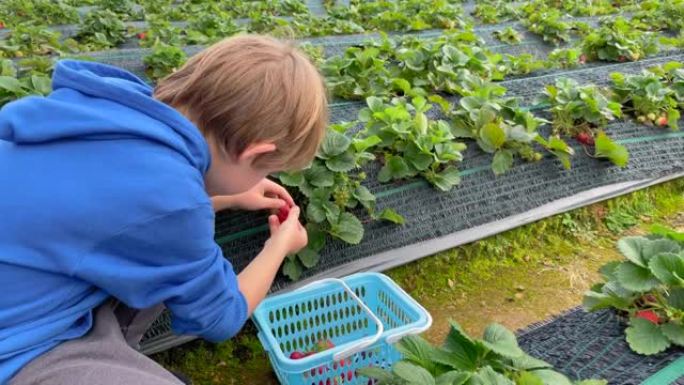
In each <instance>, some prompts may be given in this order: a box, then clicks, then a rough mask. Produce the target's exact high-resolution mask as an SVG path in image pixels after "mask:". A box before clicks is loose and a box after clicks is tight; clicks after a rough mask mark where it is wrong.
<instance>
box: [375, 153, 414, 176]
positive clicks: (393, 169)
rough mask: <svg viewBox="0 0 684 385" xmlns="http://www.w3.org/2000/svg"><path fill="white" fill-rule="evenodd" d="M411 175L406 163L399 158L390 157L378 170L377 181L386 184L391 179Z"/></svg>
mask: <svg viewBox="0 0 684 385" xmlns="http://www.w3.org/2000/svg"><path fill="white" fill-rule="evenodd" d="M411 175H412V173H411V169H410V168H409V166H408V164H406V161H405V160H404V159H403V158H402V157H400V156H396V155H392V156H389V157H388V159H387V160H386V163H385V165H384V166H383V167H382V168H381V169H380V172H379V173H378V180H379V181H380V182H382V183H386V182H389V181H390V180H392V179H402V178H406V177H408V176H411Z"/></svg>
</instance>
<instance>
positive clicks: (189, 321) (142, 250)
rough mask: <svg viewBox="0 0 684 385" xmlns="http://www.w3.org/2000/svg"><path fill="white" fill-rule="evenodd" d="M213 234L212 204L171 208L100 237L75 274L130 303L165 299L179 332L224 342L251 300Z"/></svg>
mask: <svg viewBox="0 0 684 385" xmlns="http://www.w3.org/2000/svg"><path fill="white" fill-rule="evenodd" d="M213 237H214V212H213V209H212V208H211V206H210V205H209V204H202V205H200V206H198V207H194V208H189V209H184V210H178V211H174V212H172V213H170V214H167V215H162V216H158V217H155V218H151V219H149V220H147V221H144V222H142V223H139V224H135V225H133V226H128V227H127V228H125V229H123V230H122V231H120V232H118V233H117V234H116V235H114V236H112V237H110V238H108V239H106V240H105V241H103V242H100V243H99V244H98V245H96V246H95V248H94V249H93V250H92V251H91V252H89V253H87V254H86V255H84V256H83V258H82V259H81V261H80V263H79V265H78V266H77V268H76V270H75V275H76V276H78V277H79V278H81V279H83V280H85V281H88V282H91V283H92V284H94V285H95V286H98V287H99V288H101V289H103V290H105V291H107V292H108V293H110V294H111V295H113V296H114V297H116V298H118V299H119V300H121V301H122V302H124V303H125V304H126V305H128V306H130V307H133V308H145V307H149V306H153V305H155V304H158V303H161V302H164V303H165V304H166V307H167V308H168V309H169V310H170V311H171V313H172V315H173V322H172V328H173V329H174V331H175V332H177V333H179V334H191V335H199V336H201V337H203V338H205V339H207V340H210V341H216V342H217V341H223V340H226V339H228V338H230V337H232V336H233V335H235V334H236V333H237V332H238V331H239V330H240V329H241V328H242V326H243V324H244V323H245V321H246V319H247V303H246V301H245V298H244V296H243V295H242V293H241V292H240V291H239V288H238V282H237V277H236V275H235V272H234V271H233V267H232V266H231V264H230V262H228V261H227V260H226V259H225V258H223V253H222V252H221V249H220V248H219V246H218V245H217V244H216V242H214V239H213Z"/></svg>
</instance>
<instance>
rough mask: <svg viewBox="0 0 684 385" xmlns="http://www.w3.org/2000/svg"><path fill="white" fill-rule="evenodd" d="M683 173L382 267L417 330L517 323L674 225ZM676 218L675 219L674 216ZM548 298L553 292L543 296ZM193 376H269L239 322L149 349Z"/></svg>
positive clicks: (244, 379) (576, 299) (574, 293)
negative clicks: (428, 321) (417, 310)
mask: <svg viewBox="0 0 684 385" xmlns="http://www.w3.org/2000/svg"><path fill="white" fill-rule="evenodd" d="M682 212H684V179H679V180H675V181H672V182H669V183H665V184H662V185H658V186H654V187H651V188H648V189H644V190H641V191H638V192H635V193H632V194H629V195H625V196H622V197H618V198H615V199H612V200H609V201H606V202H603V203H599V204H595V205H591V206H588V207H585V208H581V209H578V210H575V211H572V212H569V213H565V214H561V215H557V216H554V217H550V218H547V219H544V220H541V221H538V222H535V223H533V224H529V225H526V226H523V227H520V228H517V229H514V230H511V231H507V232H504V233H502V234H499V235H496V236H493V237H490V238H487V239H484V240H482V241H478V242H474V243H472V244H468V245H465V246H462V247H458V248H455V249H451V250H447V251H445V252H442V253H438V254H436V255H434V256H432V257H428V258H424V259H421V260H419V261H416V262H414V263H411V264H408V265H405V266H402V267H399V268H396V269H394V270H392V271H389V272H387V274H388V275H390V276H391V277H392V278H393V279H394V280H395V281H396V282H397V283H399V284H400V285H401V286H402V287H404V288H405V289H406V290H408V291H409V293H410V294H411V295H412V296H414V297H415V298H416V299H417V300H418V301H419V302H421V303H422V304H423V305H425V306H426V308H427V309H428V310H429V311H430V312H431V314H432V315H433V318H434V320H435V322H434V325H433V327H432V328H431V330H430V331H429V332H428V333H426V337H427V338H428V339H429V340H431V341H433V342H437V341H441V340H442V339H443V337H444V333H445V332H446V330H447V326H446V325H447V320H448V319H450V318H454V319H456V320H457V321H458V322H459V323H461V324H462V325H463V326H464V327H465V328H466V329H467V330H468V331H469V332H471V333H475V334H476V335H478V334H479V333H480V332H481V329H482V327H483V326H484V325H485V324H487V323H489V322H492V321H496V322H500V323H503V324H504V325H506V326H508V327H510V328H513V329H515V328H520V327H524V326H525V325H528V324H530V323H532V322H536V321H539V320H542V319H545V318H548V317H550V316H552V315H553V314H556V313H558V312H560V311H562V310H564V309H567V308H569V307H573V306H576V305H578V304H579V303H580V300H581V296H582V293H583V292H584V291H585V290H586V289H587V288H588V287H589V286H590V285H591V283H592V282H593V281H595V280H596V279H597V275H596V270H597V268H598V267H599V266H601V265H602V264H603V263H605V262H606V261H608V260H611V259H616V258H618V254H617V253H616V252H615V250H614V247H613V245H614V243H615V241H616V240H617V238H618V237H619V236H621V235H623V234H625V233H639V232H644V231H646V229H647V228H648V226H649V225H650V224H652V223H656V222H665V223H667V224H669V225H672V226H675V227H680V228H681V227H683V226H684V219H683V218H682V217H681V215H680V216H677V214H678V213H682ZM680 221H681V222H680ZM549 298H554V300H553V301H549ZM153 358H154V359H156V360H157V361H158V362H160V363H161V364H162V365H164V366H166V367H168V368H170V369H173V370H178V371H180V372H183V373H185V374H186V375H189V376H190V377H191V378H192V379H193V381H194V382H195V383H196V384H200V385H204V384H207V385H208V384H248V383H249V384H251V383H259V384H277V381H276V380H275V377H274V376H273V375H272V372H271V369H270V365H269V363H268V360H267V356H266V355H265V353H264V352H263V350H262V348H261V345H260V344H259V341H258V339H257V338H256V336H255V329H254V326H253V325H251V324H248V326H247V327H246V328H245V330H243V332H241V333H240V335H239V336H238V337H236V338H234V339H233V340H230V341H227V342H224V343H221V344H210V343H206V342H202V341H197V342H193V343H190V344H187V345H185V346H182V347H179V348H176V349H172V350H170V351H167V352H164V353H161V354H158V355H155V356H154V357H153Z"/></svg>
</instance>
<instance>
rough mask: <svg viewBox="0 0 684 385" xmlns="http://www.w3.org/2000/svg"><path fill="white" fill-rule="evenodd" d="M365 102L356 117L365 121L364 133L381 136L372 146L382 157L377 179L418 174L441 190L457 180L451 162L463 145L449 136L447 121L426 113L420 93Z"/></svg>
mask: <svg viewBox="0 0 684 385" xmlns="http://www.w3.org/2000/svg"><path fill="white" fill-rule="evenodd" d="M366 103H367V105H368V107H367V108H365V109H363V110H361V111H360V112H359V120H361V121H362V122H364V123H366V126H365V129H364V131H363V134H364V135H368V136H370V137H378V138H380V140H381V142H379V143H378V144H377V147H376V148H377V150H378V151H379V152H380V153H381V154H382V158H381V159H382V161H383V166H382V168H381V169H380V172H379V173H378V180H379V181H380V182H382V183H385V182H389V181H391V180H399V179H405V178H412V177H415V176H417V175H420V176H422V177H423V178H425V179H426V180H427V181H428V182H430V183H431V184H432V185H433V186H434V187H436V188H437V189H439V190H442V191H449V190H451V188H452V187H453V186H455V185H457V184H458V183H459V182H460V176H459V173H458V169H457V168H456V167H455V164H456V163H457V162H460V161H461V160H462V159H463V156H462V155H461V151H463V150H465V148H466V146H465V145H464V144H462V143H458V142H455V141H454V140H453V139H454V135H453V134H452V132H451V127H450V125H449V123H447V122H446V121H444V120H436V121H435V120H431V119H429V118H428V117H427V114H426V113H427V112H428V111H429V110H430V109H431V108H432V104H430V103H429V102H428V101H427V100H426V99H425V98H424V97H422V96H416V97H414V98H412V99H411V101H410V102H408V101H407V100H406V99H405V98H397V99H394V100H393V101H392V103H389V104H388V103H386V102H385V101H383V100H382V99H381V98H378V97H369V98H368V99H367V100H366Z"/></svg>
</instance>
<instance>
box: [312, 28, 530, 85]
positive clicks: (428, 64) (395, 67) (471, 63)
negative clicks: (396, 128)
mask: <svg viewBox="0 0 684 385" xmlns="http://www.w3.org/2000/svg"><path fill="white" fill-rule="evenodd" d="M480 44H481V42H480V40H479V39H478V38H477V37H476V36H475V35H474V34H472V33H470V32H465V33H452V34H446V35H443V36H440V37H439V38H435V39H417V38H405V39H402V40H395V39H390V38H387V37H385V38H383V39H382V40H381V41H375V42H369V43H366V44H364V45H363V46H361V47H350V48H348V49H347V50H346V51H345V53H344V55H343V56H333V57H331V58H329V59H327V60H326V61H325V62H324V63H323V65H322V70H323V73H324V74H325V76H326V79H327V81H328V86H329V88H330V89H331V90H332V92H333V94H335V95H336V96H339V97H342V98H345V99H360V98H363V97H367V96H380V95H397V94H399V95H403V94H406V93H407V92H409V91H411V92H412V93H415V92H423V93H425V92H426V91H443V92H447V93H452V94H453V93H460V89H461V88H462V84H461V83H462V78H463V76H464V74H466V73H471V72H472V73H475V74H477V75H479V76H482V77H484V78H486V79H492V80H501V79H503V77H504V75H506V74H509V73H512V72H513V71H514V70H518V69H520V70H521V71H524V70H525V68H524V66H522V65H518V66H516V67H514V65H515V64H521V62H518V63H514V62H513V60H512V59H511V58H512V57H508V62H509V63H511V64H512V65H511V66H510V67H507V66H506V63H503V60H504V57H503V55H501V54H495V53H492V52H490V51H489V50H487V49H484V48H482V47H480ZM530 64H532V62H531V63H530ZM419 90H422V91H419Z"/></svg>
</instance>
